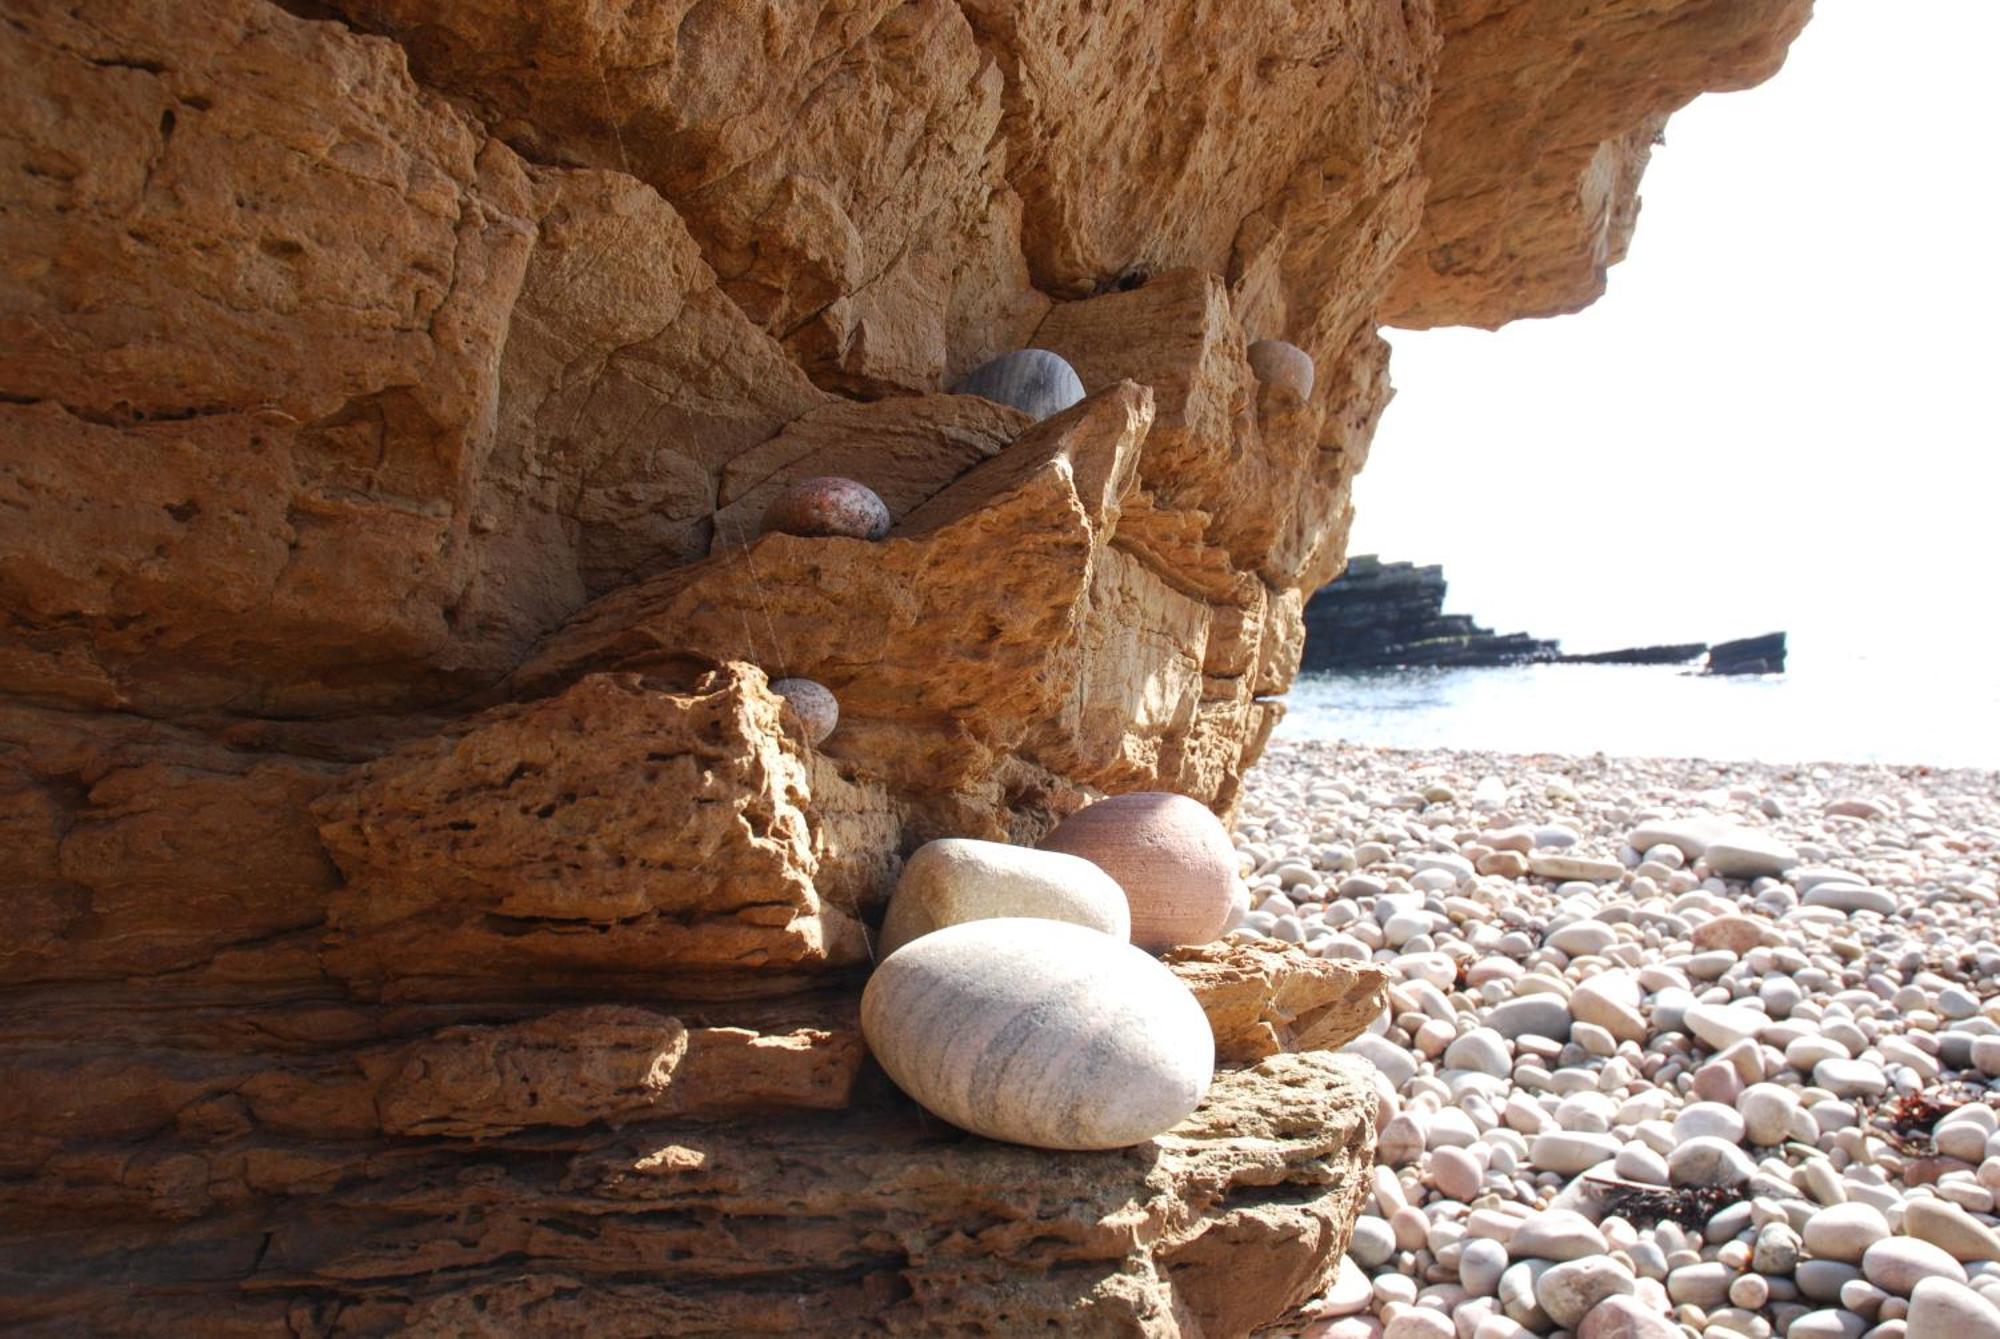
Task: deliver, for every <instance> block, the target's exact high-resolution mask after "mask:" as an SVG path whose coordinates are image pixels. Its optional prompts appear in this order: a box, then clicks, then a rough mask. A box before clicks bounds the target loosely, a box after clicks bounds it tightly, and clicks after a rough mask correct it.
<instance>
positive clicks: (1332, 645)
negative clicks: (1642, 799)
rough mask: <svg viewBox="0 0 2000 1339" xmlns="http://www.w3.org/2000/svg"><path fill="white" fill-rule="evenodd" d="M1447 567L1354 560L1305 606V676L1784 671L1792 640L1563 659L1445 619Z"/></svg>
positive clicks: (1517, 639)
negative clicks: (1614, 668) (1697, 668)
mask: <svg viewBox="0 0 2000 1339" xmlns="http://www.w3.org/2000/svg"><path fill="white" fill-rule="evenodd" d="M1444 595H1445V579H1444V568H1442V567H1440V566H1438V565H1436V564H1430V565H1427V566H1421V567H1420V566H1418V565H1417V564H1415V563H1396V562H1391V563H1385V562H1383V561H1382V560H1381V559H1380V558H1379V557H1377V556H1376V555H1374V554H1363V555H1361V556H1359V557H1356V558H1352V559H1350V560H1349V561H1348V564H1347V571H1346V572H1345V573H1343V574H1342V575H1341V577H1340V579H1339V580H1337V581H1333V582H1330V583H1329V584H1327V585H1325V586H1322V587H1320V588H1319V590H1317V591H1315V592H1314V593H1313V597H1312V598H1311V599H1310V600H1308V601H1307V602H1306V609H1305V624H1306V643H1305V654H1304V657H1303V659H1302V661H1301V663H1300V666H1299V668H1300V669H1302V670H1363V669H1391V668H1397V669H1401V668H1411V667H1422V666H1452V667H1455V668H1482V667H1492V666H1500V665H1530V664H1538V663H1542V662H1547V661H1557V662H1560V663H1562V664H1566V665H1685V664H1688V663H1689V662H1691V661H1695V660H1699V659H1701V658H1702V656H1703V655H1704V654H1706V655H1707V657H1708V661H1707V664H1706V665H1705V667H1704V670H1703V672H1704V673H1708V674H1782V673H1784V669H1785V634H1784V633H1782V632H1771V633H1765V634H1764V635H1762V636H1760V637H1746V638H1743V639H1742V640H1740V641H1733V642H1721V643H1718V644H1717V645H1715V646H1713V647H1711V646H1710V645H1708V644H1707V643H1706V642H1676V643H1669V644H1661V645H1655V646H1631V647H1624V648H1622V649H1619V650H1615V651H1592V652H1588V653H1586V654H1583V655H1564V654H1563V651H1562V647H1561V646H1559V645H1558V644H1557V643H1556V642H1554V641H1545V640H1543V639H1541V638H1539V637H1531V636H1529V635H1528V634H1527V633H1525V632H1506V633H1496V632H1494V631H1493V630H1492V629H1490V628H1483V627H1481V626H1479V624H1478V623H1476V622H1474V621H1473V620H1472V618H1471V616H1469V615H1466V614H1447V613H1445V612H1444Z"/></svg>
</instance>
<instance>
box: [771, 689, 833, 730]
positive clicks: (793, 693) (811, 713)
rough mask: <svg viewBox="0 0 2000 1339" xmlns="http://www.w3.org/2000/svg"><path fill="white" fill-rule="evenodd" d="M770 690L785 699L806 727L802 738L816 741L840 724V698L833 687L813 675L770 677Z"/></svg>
mask: <svg viewBox="0 0 2000 1339" xmlns="http://www.w3.org/2000/svg"><path fill="white" fill-rule="evenodd" d="M771 691H772V692H774V693H776V694H777V695H778V696H779V697H782V698H783V699H785V702H786V704H787V705H788V706H790V707H791V709H792V712H793V714H794V715H796V716H797V717H798V718H799V723H800V724H801V725H803V726H805V728H806V742H807V743H808V744H818V743H819V742H820V741H821V740H823V739H825V738H826V737H827V736H828V735H830V734H832V733H833V727H834V726H836V725H838V724H840V702H839V700H838V699H836V698H835V697H834V695H833V690H832V689H830V688H828V687H827V686H826V685H825V684H823V683H819V682H818V681H816V680H813V679H773V680H772V681H771Z"/></svg>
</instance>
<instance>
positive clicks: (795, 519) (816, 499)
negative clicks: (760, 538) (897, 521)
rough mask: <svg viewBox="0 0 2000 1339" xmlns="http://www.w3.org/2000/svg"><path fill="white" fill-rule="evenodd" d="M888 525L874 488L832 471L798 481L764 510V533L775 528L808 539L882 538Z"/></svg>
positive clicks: (885, 510)
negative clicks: (843, 477) (844, 477)
mask: <svg viewBox="0 0 2000 1339" xmlns="http://www.w3.org/2000/svg"><path fill="white" fill-rule="evenodd" d="M889 524H890V521H889V508H888V507H887V506H885V505H884V504H883V502H882V499H881V498H879V497H877V496H876V495H875V490H874V489H872V488H870V487H868V485H866V484H861V483H856V482H855V481H854V480H852V479H842V478H839V477H838V476H836V475H831V474H823V475H819V476H817V477H815V478H811V479H801V480H799V481H798V482H797V483H795V484H793V485H791V486H790V487H788V488H787V489H785V491H784V492H782V493H780V494H778V496H777V498H776V499H775V500H774V501H773V502H772V503H771V505H770V507H769V508H767V509H766V510H765V512H764V529H765V531H766V533H768V532H770V531H773V530H777V531H782V532H783V533H785V534H787V535H803V536H805V537H806V538H809V539H823V538H832V537H840V538H845V539H870V540H873V539H881V538H883V537H884V536H886V535H887V534H888V533H889Z"/></svg>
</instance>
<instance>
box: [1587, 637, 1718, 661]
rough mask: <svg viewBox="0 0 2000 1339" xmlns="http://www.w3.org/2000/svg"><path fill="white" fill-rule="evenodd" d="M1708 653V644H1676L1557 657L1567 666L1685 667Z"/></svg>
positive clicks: (1623, 648)
mask: <svg viewBox="0 0 2000 1339" xmlns="http://www.w3.org/2000/svg"><path fill="white" fill-rule="evenodd" d="M1707 652H1708V643H1707V642H1674V643H1671V644H1669V645H1666V646H1627V647H1622V648H1620V649H1619V650H1616V651H1590V652H1586V653H1585V654H1583V655H1562V656H1558V657H1556V658H1557V659H1558V660H1560V661H1561V662H1562V663H1563V664H1565V665H1685V664H1687V663H1688V662H1689V661H1690V660H1700V659H1701V658H1702V656H1704V655H1706V654H1707Z"/></svg>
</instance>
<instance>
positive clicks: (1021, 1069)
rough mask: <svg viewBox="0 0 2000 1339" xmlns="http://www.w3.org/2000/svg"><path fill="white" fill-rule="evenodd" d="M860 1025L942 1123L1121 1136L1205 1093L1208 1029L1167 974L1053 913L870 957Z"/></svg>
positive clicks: (1036, 1138)
mask: <svg viewBox="0 0 2000 1339" xmlns="http://www.w3.org/2000/svg"><path fill="white" fill-rule="evenodd" d="M861 1031H862V1035H863V1036H865V1037H866V1038H867V1039H868V1045H869V1047H870V1049H871V1050H873V1051H874V1053H875V1058H876V1059H877V1060H878V1061H880V1062H881V1065H882V1068H883V1069H884V1070H886V1071H887V1072H888V1075H889V1077H890V1078H891V1079H894V1080H895V1082H896V1084H897V1086H898V1087H900V1088H901V1089H902V1090H903V1091H904V1092H906V1093H908V1094H909V1095H910V1096H911V1097H913V1098H915V1099H916V1100H917V1101H918V1102H919V1103H920V1104H922V1105H923V1106H924V1107H925V1108H927V1109H928V1110H930V1111H932V1112H934V1113H935V1114H937V1115H938V1116H941V1117H943V1118H944V1119H945V1120H948V1121H950V1122H951V1123H952V1124H954V1125H957V1126H961V1127H963V1128H964V1129H967V1130H971V1131H972V1132H973V1133H975V1134H983V1135H986V1136H987V1137H989V1138H992V1139H1005V1140H1009V1141H1011V1142H1013V1143H1017V1144H1028V1145H1031V1146H1034V1147H1037V1148H1059V1149H1092V1148H1123V1147H1125V1146H1126V1145H1128V1144H1136V1143H1139V1142H1140V1141H1141V1140H1145V1139H1150V1138H1151V1137H1153V1136H1154V1135H1156V1134H1159V1133H1161V1132H1162V1131H1164V1130H1166V1129H1168V1128H1169V1127H1171V1126H1173V1125H1174V1124H1176V1123H1177V1122H1179V1121H1180V1120H1181V1119H1183V1118H1184V1117H1186V1116H1187V1115H1188V1114H1189V1113H1190V1112H1192V1111H1193V1110H1194V1109H1195V1108H1196V1107H1197V1106H1199V1105H1200V1104H1201V1099H1202V1098H1203V1096H1204V1095H1206V1094H1207V1092H1208V1085H1209V1080H1210V1079H1211V1078H1213V1077H1214V1072H1215V1037H1214V1034H1213V1033H1212V1032H1210V1030H1209V1026H1208V1017H1207V1015H1205V1014H1204V1013H1202V1011H1201V1006H1200V1005H1198V1004H1196V1003H1195V999H1194V996H1193V995H1192V994H1190V993H1189V992H1188V989H1187V987H1186V986H1184V985H1182V984H1181V982H1180V980H1179V978H1177V977H1176V976H1174V974H1173V973H1172V972H1170V971H1168V970H1167V969H1166V968H1165V967H1163V966H1161V965H1160V964H1159V963H1158V962H1156V961H1155V960H1154V959H1152V958H1151V957H1148V956H1147V955H1146V954H1145V953H1144V952H1143V951H1141V950H1140V949H1137V948H1134V947H1133V946H1132V945H1131V944H1128V943H1123V942H1120V941H1119V940H1116V939H1113V938H1111V937H1110V936H1109V935H1106V934H1102V933H1100V932H1098V931H1096V930H1087V929H1085V928H1083V927H1082V926H1080V925H1069V924H1066V923H1064V922H1062V921H1047V920H1032V919H1027V918H1024V917H1001V918H998V919H993V920H977V921H968V922H966V923H965V924H963V925H953V926H947V927H946V928H944V929H942V930H938V931H935V932H934V933H931V934H927V935H925V936H924V937H923V938H921V939H918V940H913V941H912V942H911V943H909V944H907V945H905V946H904V947H903V948H902V950H901V951H899V952H897V953H895V954H893V955H891V956H890V957H888V958H886V959H884V960H883V961H882V964H881V966H879V967H877V968H876V969H875V974H874V976H872V977H870V978H869V981H868V986H867V989H865V990H864V991H863V992H862V995H861Z"/></svg>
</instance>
